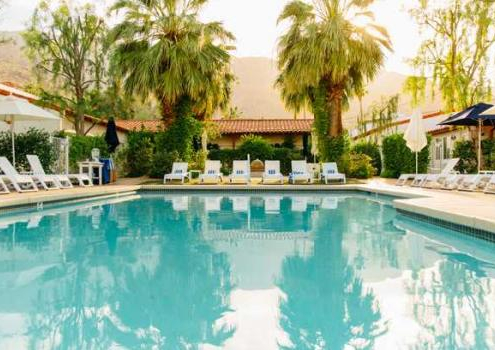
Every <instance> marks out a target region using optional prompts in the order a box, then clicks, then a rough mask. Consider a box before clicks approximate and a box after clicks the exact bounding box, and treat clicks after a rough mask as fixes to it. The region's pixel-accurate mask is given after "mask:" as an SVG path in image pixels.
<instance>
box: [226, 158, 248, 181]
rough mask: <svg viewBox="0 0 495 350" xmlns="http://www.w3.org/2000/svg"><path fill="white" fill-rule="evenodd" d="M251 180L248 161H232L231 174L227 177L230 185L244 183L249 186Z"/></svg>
mask: <svg viewBox="0 0 495 350" xmlns="http://www.w3.org/2000/svg"><path fill="white" fill-rule="evenodd" d="M250 180H251V175H250V166H249V161H247V160H234V163H233V165H232V174H230V176H229V181H230V183H234V182H238V181H240V182H245V183H246V184H249V181H250Z"/></svg>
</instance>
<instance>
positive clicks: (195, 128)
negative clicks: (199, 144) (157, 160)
mask: <svg viewBox="0 0 495 350" xmlns="http://www.w3.org/2000/svg"><path fill="white" fill-rule="evenodd" d="M201 131H202V128H201V123H200V122H199V121H197V120H196V119H194V118H193V117H192V116H181V117H177V118H176V120H175V121H174V122H173V123H172V124H171V125H170V126H169V127H168V129H167V130H165V131H161V132H158V133H156V134H155V144H156V150H157V152H161V151H166V152H173V151H176V152H177V153H178V157H179V159H180V160H181V161H184V162H188V161H190V160H191V158H192V157H193V155H194V147H193V144H194V139H195V138H198V137H200V136H201Z"/></svg>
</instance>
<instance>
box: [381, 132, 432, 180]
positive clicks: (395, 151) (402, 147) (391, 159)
mask: <svg viewBox="0 0 495 350" xmlns="http://www.w3.org/2000/svg"><path fill="white" fill-rule="evenodd" d="M430 141H431V138H430V137H429V138H428V146H426V147H425V148H423V150H422V151H421V152H419V153H418V171H419V172H420V173H426V172H427V170H428V164H429V162H430V148H429V144H430ZM382 152H383V171H382V176H383V177H389V178H398V177H399V176H400V174H406V173H414V172H415V171H416V160H415V155H414V153H413V152H411V150H410V149H409V147H407V145H406V140H405V139H404V136H403V135H402V134H392V135H389V136H387V137H385V138H384V139H383V141H382Z"/></svg>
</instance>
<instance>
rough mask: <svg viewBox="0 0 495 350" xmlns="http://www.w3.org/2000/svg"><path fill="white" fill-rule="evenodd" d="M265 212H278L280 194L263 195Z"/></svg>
mask: <svg viewBox="0 0 495 350" xmlns="http://www.w3.org/2000/svg"><path fill="white" fill-rule="evenodd" d="M263 199H264V202H265V213H266V214H279V213H280V201H281V200H282V197H280V196H267V197H264V198H263Z"/></svg>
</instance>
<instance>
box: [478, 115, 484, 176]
mask: <svg viewBox="0 0 495 350" xmlns="http://www.w3.org/2000/svg"><path fill="white" fill-rule="evenodd" d="M482 123H483V121H482V120H481V119H478V174H479V173H480V171H481V126H482Z"/></svg>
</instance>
